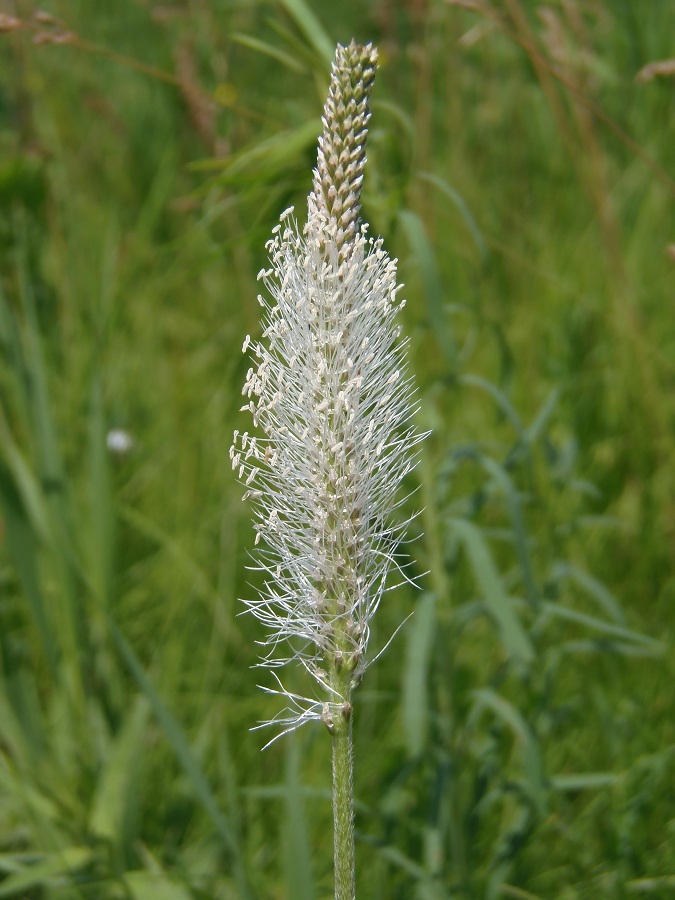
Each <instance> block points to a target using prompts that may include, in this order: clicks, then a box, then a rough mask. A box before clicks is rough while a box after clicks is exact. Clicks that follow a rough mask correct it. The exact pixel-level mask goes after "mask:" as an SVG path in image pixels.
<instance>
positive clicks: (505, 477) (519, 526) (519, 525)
mask: <svg viewBox="0 0 675 900" xmlns="http://www.w3.org/2000/svg"><path fill="white" fill-rule="evenodd" d="M479 458H480V463H481V465H482V466H483V468H484V469H485V470H486V471H487V472H489V473H490V475H491V476H492V478H493V479H494V480H495V482H496V483H497V484H498V485H499V487H500V489H501V491H502V493H503V494H504V497H505V498H506V506H507V508H508V511H509V518H510V519H511V525H512V527H513V534H514V537H515V544H516V553H517V554H518V562H519V563H520V570H521V573H522V576H523V583H524V585H525V595H526V597H527V599H528V600H529V602H530V603H531V604H533V605H536V604H538V603H539V600H540V599H541V597H540V592H539V587H538V586H537V582H536V579H535V577H534V571H533V568H532V562H531V560H530V551H529V544H528V538H527V531H526V529H525V519H524V517H523V510H522V505H521V500H520V495H519V493H518V489H517V488H516V486H515V485H514V483H513V481H512V480H511V478H510V476H509V474H508V472H506V470H505V469H504V467H503V466H500V465H499V463H497V462H495V460H494V459H491V458H490V457H489V456H484V455H483V454H481V455H480V457H479Z"/></svg>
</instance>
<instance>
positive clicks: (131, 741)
mask: <svg viewBox="0 0 675 900" xmlns="http://www.w3.org/2000/svg"><path fill="white" fill-rule="evenodd" d="M148 712H149V706H148V702H147V700H146V698H145V697H143V696H140V697H137V698H136V702H135V703H134V704H133V706H132V707H131V709H130V711H129V713H128V714H127V717H126V719H125V721H124V722H123V724H122V727H121V728H120V730H119V733H118V734H117V737H116V739H115V741H114V743H113V744H112V746H111V747H110V749H109V752H108V758H107V759H106V761H105V763H104V765H103V769H102V772H101V773H100V775H99V779H98V783H97V785H96V789H95V791H94V796H93V799H92V803H91V812H90V814H89V827H90V829H91V831H92V832H93V833H94V834H96V835H99V836H100V837H102V838H104V839H106V840H109V841H110V842H111V843H113V844H117V845H118V847H120V848H125V847H131V845H132V843H133V840H134V838H135V835H132V834H129V833H128V831H127V829H128V827H129V823H130V822H132V821H133V820H134V819H135V816H134V815H133V814H131V813H130V806H131V804H137V803H138V801H139V796H138V782H139V776H140V769H141V764H142V760H143V742H144V737H145V728H146V725H147V720H148Z"/></svg>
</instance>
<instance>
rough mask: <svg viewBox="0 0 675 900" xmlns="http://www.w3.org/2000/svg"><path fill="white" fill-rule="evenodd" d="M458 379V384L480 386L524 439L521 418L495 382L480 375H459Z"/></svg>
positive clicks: (519, 436)
mask: <svg viewBox="0 0 675 900" xmlns="http://www.w3.org/2000/svg"><path fill="white" fill-rule="evenodd" d="M459 381H460V384H466V385H469V387H477V388H480V389H481V390H482V391H485V393H486V394H489V395H490V396H491V397H492V399H493V400H494V401H495V403H496V404H497V406H498V407H499V408H500V410H501V411H502V413H503V414H504V416H505V417H506V418H507V419H508V421H509V422H510V423H511V425H512V426H513V429H514V431H515V432H516V435H517V436H518V438H519V439H520V440H523V439H524V436H525V429H524V427H523V423H522V420H521V418H520V416H519V415H518V413H517V412H516V409H515V407H514V405H513V404H512V403H511V401H510V400H509V398H508V397H507V396H506V394H505V393H504V391H502V390H500V389H499V388H498V387H497V385H496V384H493V383H492V382H491V381H488V379H487V378H483V377H482V376H480V375H461V376H460V378H459Z"/></svg>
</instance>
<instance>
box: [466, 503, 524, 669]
mask: <svg viewBox="0 0 675 900" xmlns="http://www.w3.org/2000/svg"><path fill="white" fill-rule="evenodd" d="M450 526H451V528H452V530H453V531H454V532H455V535H456V536H457V538H458V539H459V540H460V541H461V543H462V545H463V546H464V549H465V550H466V553H467V556H468V557H469V561H470V562H471V568H472V571H473V573H474V577H475V579H476V582H477V584H478V586H479V588H480V590H481V593H482V596H483V600H484V602H485V606H486V609H487V610H488V612H489V613H490V615H491V617H492V618H493V619H494V621H495V623H496V625H497V628H498V630H499V635H500V638H501V641H502V644H503V645H504V649H505V650H506V652H507V653H508V654H509V656H512V657H514V658H515V659H518V660H520V661H521V662H524V663H529V662H532V660H533V659H534V656H535V653H534V648H533V647H532V644H531V643H530V639H529V638H528V636H527V634H526V633H525V631H524V629H523V627H522V625H521V624H520V622H519V621H518V617H517V616H516V614H515V612H514V611H513V608H512V605H511V603H510V601H509V599H508V597H507V596H506V592H505V590H504V587H503V585H502V581H501V578H500V577H499V572H498V571H497V567H496V566H495V564H494V562H493V559H492V556H491V554H490V551H489V549H488V546H487V544H486V542H485V538H484V537H483V534H482V532H481V531H480V529H479V528H478V527H477V526H476V525H474V524H473V523H471V522H468V521H466V520H465V519H451V520H450Z"/></svg>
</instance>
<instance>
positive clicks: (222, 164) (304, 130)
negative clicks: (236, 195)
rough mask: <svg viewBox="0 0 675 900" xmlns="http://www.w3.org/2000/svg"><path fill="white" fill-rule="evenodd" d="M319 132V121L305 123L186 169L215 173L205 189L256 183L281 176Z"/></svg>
mask: <svg viewBox="0 0 675 900" xmlns="http://www.w3.org/2000/svg"><path fill="white" fill-rule="evenodd" d="M320 131H321V122H320V120H319V119H309V121H307V122H304V123H303V124H302V125H300V126H299V127H298V128H295V129H293V130H290V129H288V130H285V131H281V132H279V133H278V134H274V135H272V137H269V138H266V139H265V140H262V141H260V142H259V143H257V144H254V145H253V146H252V147H246V148H245V149H244V150H241V151H240V152H239V153H235V154H234V155H232V156H229V157H226V158H222V159H221V158H219V157H218V158H215V159H203V160H198V161H197V162H194V163H191V164H190V168H191V169H192V170H194V171H200V172H201V171H213V170H219V171H220V174H218V175H216V176H215V177H214V178H213V179H212V180H211V181H209V182H208V185H207V186H209V187H210V186H211V185H213V184H214V183H215V184H243V183H246V182H252V183H260V181H263V180H265V179H270V178H276V177H277V176H278V175H279V174H281V173H283V172H285V171H286V170H287V169H288V167H289V165H290V164H291V163H292V162H293V161H295V160H297V159H299V158H300V156H301V155H302V153H303V152H304V151H305V150H307V148H309V147H311V146H313V145H314V144H315V143H316V138H317V135H318V134H319V132H320Z"/></svg>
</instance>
